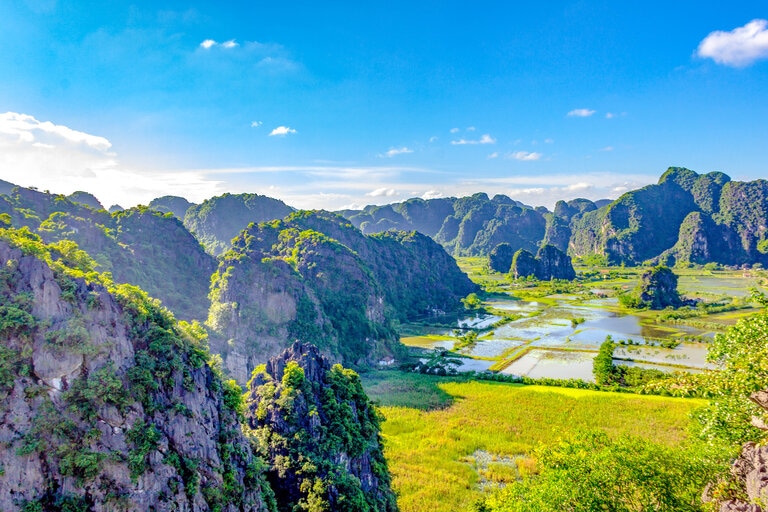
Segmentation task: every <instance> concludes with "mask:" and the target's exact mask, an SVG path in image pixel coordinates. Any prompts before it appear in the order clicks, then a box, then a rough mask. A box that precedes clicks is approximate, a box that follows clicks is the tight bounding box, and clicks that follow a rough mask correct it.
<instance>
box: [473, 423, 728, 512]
mask: <svg viewBox="0 0 768 512" xmlns="http://www.w3.org/2000/svg"><path fill="white" fill-rule="evenodd" d="M535 456H536V458H537V460H538V464H539V474H538V475H533V476H531V477H528V478H524V479H523V480H520V481H517V482H514V483H512V484H510V485H507V486H506V487H504V488H502V489H500V490H498V491H496V492H493V493H491V495H490V496H488V497H487V498H485V499H484V500H482V501H481V502H479V503H478V504H477V505H476V507H475V508H476V510H477V511H478V512H555V511H557V512H561V511H564V510H567V511H571V512H592V511H599V510H610V511H612V512H640V511H655V510H668V511H697V510H702V507H703V505H702V504H701V501H700V498H699V497H700V495H701V489H702V488H703V487H704V485H705V484H706V483H707V481H708V480H709V479H710V478H711V475H712V474H714V473H716V472H718V471H720V470H721V469H722V467H723V465H724V462H723V461H724V459H723V458H722V457H721V456H719V455H718V454H716V453H715V452H712V451H710V450H709V449H707V448H705V447H703V446H695V447H694V446H689V447H686V448H684V449H680V448H670V447H667V446H662V445H658V444H655V443H653V442H651V441H647V440H644V439H641V438H635V437H629V436H622V437H619V438H618V439H614V440H612V439H611V438H609V437H608V435H607V434H605V433H604V432H586V433H579V434H577V435H575V436H574V437H572V438H569V439H565V440H561V441H560V442H558V443H553V444H551V445H549V446H543V447H540V448H538V449H537V450H536V453H535Z"/></svg>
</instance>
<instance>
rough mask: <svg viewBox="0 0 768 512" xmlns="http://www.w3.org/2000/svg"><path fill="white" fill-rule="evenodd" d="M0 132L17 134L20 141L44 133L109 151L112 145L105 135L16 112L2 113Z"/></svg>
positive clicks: (25, 140) (35, 138)
mask: <svg viewBox="0 0 768 512" xmlns="http://www.w3.org/2000/svg"><path fill="white" fill-rule="evenodd" d="M0 134H5V135H11V136H15V137H17V138H18V140H19V142H34V141H35V140H37V137H38V136H40V135H42V136H50V137H53V138H59V139H62V141H61V142H68V143H74V144H84V145H86V146H88V147H90V148H93V149H95V150H98V151H107V150H108V149H109V148H111V147H112V144H111V143H110V142H109V140H107V139H105V138H104V137H98V136H96V135H90V134H88V133H84V132H80V131H77V130H73V129H71V128H68V127H66V126H62V125H57V124H53V123H51V122H50V121H38V120H37V119H35V118H34V117H33V116H30V115H27V114H18V113H16V112H6V113H4V114H0Z"/></svg>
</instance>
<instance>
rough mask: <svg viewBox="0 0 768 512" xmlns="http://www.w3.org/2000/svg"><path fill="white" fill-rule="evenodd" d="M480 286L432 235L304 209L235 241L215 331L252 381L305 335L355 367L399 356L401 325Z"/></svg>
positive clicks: (216, 285)
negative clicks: (363, 225)
mask: <svg viewBox="0 0 768 512" xmlns="http://www.w3.org/2000/svg"><path fill="white" fill-rule="evenodd" d="M475 290H476V287H475V285H473V284H472V283H471V282H470V281H469V279H468V278H467V277H466V275H464V274H463V273H461V271H460V270H459V269H458V267H457V266H456V262H455V261H454V260H453V259H452V258H451V257H450V256H449V255H448V254H446V253H445V251H444V250H443V249H442V248H441V247H440V246H439V245H437V244H436V243H435V242H433V241H432V240H430V239H429V238H428V237H426V236H424V235H420V234H418V233H415V232H412V233H398V232H388V233H383V234H380V235H375V236H365V235H363V234H362V233H361V232H360V231H359V230H358V229H356V228H355V227H353V226H352V225H351V224H350V223H349V222H348V221H346V220H345V219H344V218H342V217H340V216H338V215H335V214H331V213H328V212H303V211H301V212H295V213H293V214H291V215H289V216H288V217H286V218H285V219H284V220H280V221H272V222H268V223H262V224H259V225H255V224H252V225H250V226H249V227H248V229H247V230H245V231H244V232H243V233H242V234H241V235H240V236H239V237H238V238H237V239H236V240H235V241H234V242H233V249H232V250H231V251H229V252H228V253H226V254H225V255H224V256H223V257H222V260H221V263H220V265H219V270H218V272H217V273H216V274H214V276H213V278H212V288H211V299H212V307H211V314H210V317H209V320H208V325H209V326H210V327H211V328H212V329H213V330H214V332H215V333H216V337H215V339H214V340H213V346H214V348H215V349H216V350H217V351H219V352H221V353H222V355H223V356H224V357H225V365H226V367H227V368H228V369H229V371H230V372H231V373H232V374H233V375H235V376H236V378H238V379H240V380H241V382H244V381H245V380H246V379H247V378H248V375H249V374H250V372H251V370H252V369H253V368H254V367H255V366H256V365H257V364H258V363H260V362H263V361H264V358H265V355H266V356H271V355H276V354H277V353H279V352H281V351H282V350H283V348H285V347H287V346H288V345H290V343H292V342H293V341H294V340H297V339H298V340H301V341H307V342H312V343H315V344H317V345H318V346H319V347H320V348H321V349H322V350H323V351H324V352H325V353H326V354H331V355H333V356H335V357H337V358H341V359H342V360H343V361H344V362H345V363H347V364H352V365H358V364H365V363H370V362H374V361H376V360H378V359H377V358H381V357H384V356H387V355H392V354H395V353H397V351H398V350H399V344H398V343H397V336H396V332H395V325H396V322H398V321H404V320H406V319H409V318H419V317H433V316H441V315H445V314H446V312H453V311H455V310H457V309H458V308H460V307H461V302H460V299H461V298H462V297H465V296H466V295H467V294H468V293H470V292H472V291H475ZM227 340H231V341H229V342H228V343H227ZM232 352H236V353H237V354H238V356H239V358H238V359H235V358H230V357H229V355H230V353H232ZM242 356H245V357H246V358H247V359H246V360H245V361H242V359H241V358H242ZM235 364H237V365H238V366H235Z"/></svg>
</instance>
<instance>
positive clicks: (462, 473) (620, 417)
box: [363, 371, 704, 512]
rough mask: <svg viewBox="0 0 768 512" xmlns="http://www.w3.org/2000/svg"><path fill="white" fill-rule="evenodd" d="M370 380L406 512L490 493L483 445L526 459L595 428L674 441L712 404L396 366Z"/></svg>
mask: <svg viewBox="0 0 768 512" xmlns="http://www.w3.org/2000/svg"><path fill="white" fill-rule="evenodd" d="M363 382H364V386H365V388H366V392H367V393H368V394H369V396H370V397H371V398H372V399H373V400H376V401H377V402H379V404H380V405H381V411H382V413H383V414H384V416H385V418H386V421H385V422H384V424H383V426H382V427H383V428H382V433H383V436H384V439H385V442H386V446H385V454H386V457H387V460H388V462H389V467H390V470H391V472H392V475H393V479H394V480H393V484H394V488H395V490H396V491H397V492H398V493H399V498H398V503H399V506H400V510H401V511H403V512H420V511H458V510H471V509H472V505H473V504H474V502H475V501H476V500H477V499H478V498H479V497H480V496H481V492H482V491H481V490H480V486H479V483H480V477H479V475H478V471H477V470H476V467H477V466H476V465H475V464H473V463H472V462H471V461H473V460H474V455H475V454H477V453H482V454H485V453H487V454H491V456H492V457H493V458H495V459H498V460H516V461H518V462H517V465H518V467H520V466H525V465H526V464H525V461H526V456H527V455H528V454H530V453H531V450H532V449H533V448H534V447H535V446H537V445H538V444H539V443H552V442H555V441H557V439H558V438H560V437H562V436H565V435H567V434H568V433H569V432H573V431H575V430H589V429H601V430H604V431H605V432H607V433H608V434H609V435H620V434H624V433H626V434H630V435H635V436H641V437H645V438H648V439H651V440H653V441H655V442H659V443H664V444H667V445H670V446H676V445H678V444H679V443H681V442H682V441H683V440H684V439H685V438H686V429H687V426H688V424H689V421H690V420H689V413H690V411H691V410H692V409H694V408H696V407H698V406H701V405H703V403H704V402H703V401H698V400H683V399H673V398H664V397H656V396H640V395H631V394H620V393H603V392H595V391H584V390H576V389H566V388H555V387H542V386H522V385H515V384H505V383H496V382H478V381H468V380H466V379H462V378H453V379H452V378H436V377H429V376H424V375H416V374H405V373H401V372H397V371H386V372H374V373H371V374H367V375H364V376H363ZM521 462H522V464H521ZM496 470H498V471H503V470H504V468H503V467H499V468H496Z"/></svg>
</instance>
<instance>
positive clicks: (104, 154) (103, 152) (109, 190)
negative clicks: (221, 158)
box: [0, 112, 224, 207]
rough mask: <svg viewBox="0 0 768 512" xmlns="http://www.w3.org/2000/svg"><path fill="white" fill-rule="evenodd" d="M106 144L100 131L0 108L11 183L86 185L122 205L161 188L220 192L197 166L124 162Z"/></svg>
mask: <svg viewBox="0 0 768 512" xmlns="http://www.w3.org/2000/svg"><path fill="white" fill-rule="evenodd" d="M110 149H111V144H110V142H109V141H108V140H107V139H106V138H104V137H100V136H97V135H92V134H89V133H85V132H82V131H78V130H74V129H72V128H69V127H67V126H63V125H59V124H54V123H52V122H50V121H38V120H37V119H35V118H34V117H33V116H31V115H27V114H18V113H14V112H7V113H5V114H0V170H1V171H2V179H4V180H6V181H10V182H11V183H15V184H17V185H21V186H23V187H29V186H36V187H38V188H39V189H41V190H51V191H52V192H55V193H62V194H70V193H72V192H74V191H75V190H86V191H88V192H90V193H92V194H94V195H95V196H96V197H98V198H99V200H100V201H101V202H102V204H103V205H104V206H110V205H112V204H116V203H119V204H122V205H123V206H126V207H127V206H133V205H135V204H138V203H144V204H147V203H148V202H149V201H150V200H152V199H154V198H155V197H158V196H159V195H164V194H171V195H179V196H184V197H187V198H189V199H191V200H197V201H200V200H203V199H205V198H208V197H211V196H212V195H215V194H220V193H222V192H224V190H223V188H222V187H220V185H222V182H220V181H218V180H216V179H211V178H209V177H207V176H206V175H205V174H204V173H202V172H197V171H162V170H157V169H153V170H151V171H139V170H135V169H129V168H126V167H124V166H123V165H121V164H120V162H119V160H118V158H117V155H115V154H114V153H112V152H111V151H110Z"/></svg>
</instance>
